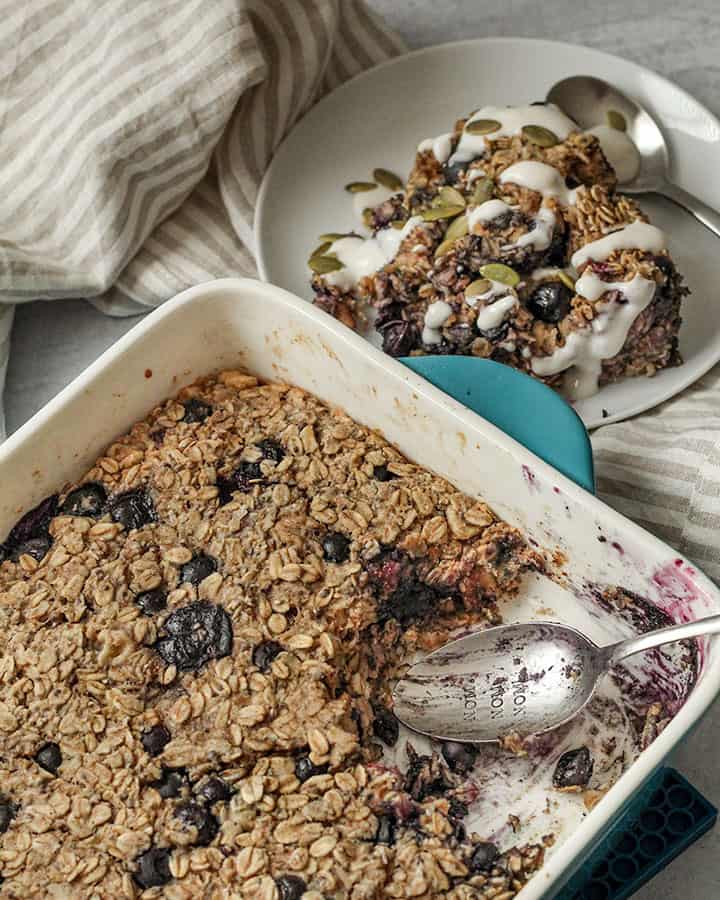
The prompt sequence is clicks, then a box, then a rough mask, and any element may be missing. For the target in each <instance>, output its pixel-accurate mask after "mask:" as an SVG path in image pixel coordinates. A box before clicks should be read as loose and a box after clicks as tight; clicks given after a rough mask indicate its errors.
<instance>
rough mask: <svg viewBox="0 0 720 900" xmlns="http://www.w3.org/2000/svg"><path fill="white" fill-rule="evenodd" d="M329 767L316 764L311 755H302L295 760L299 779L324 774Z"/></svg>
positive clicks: (296, 773)
mask: <svg viewBox="0 0 720 900" xmlns="http://www.w3.org/2000/svg"><path fill="white" fill-rule="evenodd" d="M327 769H328V767H327V766H316V765H315V764H314V763H313V762H312V761H311V759H310V757H309V756H300V757H299V758H298V759H297V760H296V761H295V776H296V777H297V779H298V780H299V781H307V780H308V778H312V777H313V775H324V774H325V773H326V772H327Z"/></svg>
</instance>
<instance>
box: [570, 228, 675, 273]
mask: <svg viewBox="0 0 720 900" xmlns="http://www.w3.org/2000/svg"><path fill="white" fill-rule="evenodd" d="M666 246H667V241H666V239H665V235H664V234H663V232H662V231H660V229H659V228H656V227H655V226H654V225H648V224H647V222H633V223H632V224H631V225H625V226H624V227H623V228H619V229H618V230H617V231H611V232H610V234H606V235H605V237H602V238H600V239H599V240H597V241H591V242H590V243H589V244H585V246H584V247H581V248H580V249H579V250H577V251H576V252H575V253H573V256H572V260H571V262H572V264H573V266H574V267H575V268H576V269H579V268H580V267H581V266H582V265H583V264H584V263H586V262H587V261H588V260H589V259H594V260H596V261H598V262H602V261H604V260H606V259H608V258H609V257H610V256H611V255H612V254H613V253H614V252H615V251H616V250H645V251H647V252H650V253H660V251H661V250H664V249H665V247H666Z"/></svg>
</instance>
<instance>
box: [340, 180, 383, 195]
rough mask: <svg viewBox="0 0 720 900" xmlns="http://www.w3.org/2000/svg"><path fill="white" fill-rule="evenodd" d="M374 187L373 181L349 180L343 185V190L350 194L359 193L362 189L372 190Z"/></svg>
mask: <svg viewBox="0 0 720 900" xmlns="http://www.w3.org/2000/svg"><path fill="white" fill-rule="evenodd" d="M376 187H377V185H376V184H375V182H374V181H351V182H350V184H346V185H345V190H346V191H349V192H350V193H351V194H361V193H362V192H363V191H374V190H375V188H376Z"/></svg>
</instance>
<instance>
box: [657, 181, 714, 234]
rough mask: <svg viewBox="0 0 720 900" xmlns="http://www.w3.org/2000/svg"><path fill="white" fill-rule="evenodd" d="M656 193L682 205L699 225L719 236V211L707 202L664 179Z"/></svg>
mask: <svg viewBox="0 0 720 900" xmlns="http://www.w3.org/2000/svg"><path fill="white" fill-rule="evenodd" d="M658 193H659V194H662V195H663V197H667V198H668V200H672V201H673V203H677V205H678V206H682V207H683V209H686V210H687V211H688V212H689V213H690V214H691V215H693V216H694V217H695V218H696V219H697V220H698V222H700V224H701V225H704V226H705V227H706V228H709V229H710V231H712V232H713V233H714V234H716V235H717V236H718V237H720V213H719V212H718V211H717V210H716V209H713V208H712V206H708V204H707V203H704V202H703V201H702V200H700V199H699V198H698V197H695V196H694V195H693V194H690V193H689V192H688V191H686V190H684V189H683V188H681V187H678V185H676V184H673V183H672V182H671V181H666V182H665V183H664V184H663V185H662V187H660V188H658Z"/></svg>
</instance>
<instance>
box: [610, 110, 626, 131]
mask: <svg viewBox="0 0 720 900" xmlns="http://www.w3.org/2000/svg"><path fill="white" fill-rule="evenodd" d="M605 118H606V119H607V123H608V125H609V126H610V127H611V128H614V129H615V130H616V131H627V122H626V120H625V116H624V115H623V114H622V113H621V112H618V111H617V110H616V109H609V110H608V111H607V112H606V113H605Z"/></svg>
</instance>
